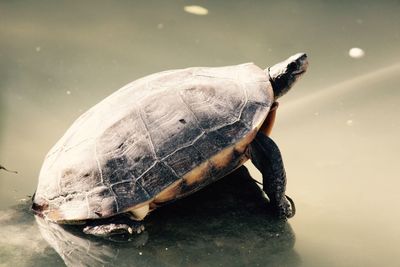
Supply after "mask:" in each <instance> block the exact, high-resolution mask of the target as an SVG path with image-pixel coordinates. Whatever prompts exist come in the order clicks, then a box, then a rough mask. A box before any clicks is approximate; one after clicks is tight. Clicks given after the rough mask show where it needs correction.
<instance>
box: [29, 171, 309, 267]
mask: <svg viewBox="0 0 400 267" xmlns="http://www.w3.org/2000/svg"><path fill="white" fill-rule="evenodd" d="M269 207H270V205H269V203H268V201H267V200H266V199H265V197H264V194H263V192H262V191H261V189H260V188H259V187H258V186H257V185H256V184H255V183H254V180H253V179H252V178H251V176H250V175H249V173H248V171H247V170H246V168H245V167H244V166H242V167H241V168H239V169H238V170H237V171H235V172H234V173H231V174H229V175H227V176H226V177H224V178H222V179H221V180H219V181H217V182H215V183H213V184H212V185H210V186H207V187H206V188H204V189H203V190H201V191H200V192H198V193H196V194H192V195H191V196H189V197H187V198H185V199H182V200H180V201H176V202H174V203H172V204H171V205H167V206H165V207H163V208H162V209H159V210H157V212H153V213H151V214H150V215H149V216H148V217H146V232H144V233H143V234H141V235H138V236H132V235H118V236H117V235H115V236H112V237H110V238H112V242H110V241H108V240H103V239H99V238H91V236H88V235H85V234H84V233H82V228H83V227H84V226H63V225H57V224H54V223H50V222H48V221H46V220H45V219H43V218H40V217H39V216H36V221H37V223H38V226H39V229H40V233H41V235H42V236H43V238H44V239H45V240H46V241H47V242H48V243H49V244H50V245H51V247H53V248H54V249H55V250H56V251H57V253H58V254H59V255H60V256H61V258H62V259H63V260H64V263H65V264H66V265H67V266H199V265H200V266H298V265H300V262H301V261H300V257H299V255H298V254H297V253H296V251H295V250H294V249H293V247H294V244H295V235H294V233H293V230H292V228H291V227H290V225H289V223H288V222H287V221H285V220H275V219H274V218H273V216H272V214H271V209H269ZM204 218H207V219H206V223H198V222H200V221H204ZM129 239H131V240H132V241H131V242H122V241H124V240H129ZM115 241H120V242H115ZM48 258H49V257H48ZM49 259H50V260H51V259H52V258H49Z"/></svg>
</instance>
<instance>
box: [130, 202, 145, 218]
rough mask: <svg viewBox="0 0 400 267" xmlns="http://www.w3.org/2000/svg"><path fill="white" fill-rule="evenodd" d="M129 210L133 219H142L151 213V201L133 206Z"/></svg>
mask: <svg viewBox="0 0 400 267" xmlns="http://www.w3.org/2000/svg"><path fill="white" fill-rule="evenodd" d="M129 211H130V213H131V214H132V216H131V218H132V219H133V220H136V221H141V220H143V219H144V217H146V216H147V214H148V213H149V211H150V205H149V203H146V204H145V205H141V206H140V207H133V208H131V209H129Z"/></svg>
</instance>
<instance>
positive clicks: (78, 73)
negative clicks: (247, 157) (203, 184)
mask: <svg viewBox="0 0 400 267" xmlns="http://www.w3.org/2000/svg"><path fill="white" fill-rule="evenodd" d="M188 5H201V6H203V7H205V8H206V9H207V10H208V13H207V14H206V15H202V16H199V15H196V14H193V13H188V12H185V10H184V7H185V6H188ZM398 14H400V3H399V2H398V1H352V2H342V1H336V2H333V1H309V2H307V3H303V2H298V1H280V2H279V3H268V1H218V2H216V1H201V2H193V1H146V3H144V2H143V3H140V2H129V1H123V2H119V3H111V2H108V1H85V2H84V3H80V2H70V1H57V2H54V1H1V2H0V164H2V165H4V166H6V167H8V168H10V169H15V170H18V175H15V174H12V173H7V172H4V171H0V200H1V201H0V225H1V227H0V266H2V265H4V266H9V265H14V266H33V265H36V266H37V265H61V266H62V265H63V264H69V265H76V264H77V261H76V260H77V259H79V260H81V264H87V265H92V266H93V265H104V264H105V265H121V266H124V265H125V266H128V265H129V266H132V265H135V264H136V265H137V266H143V265H144V266H192V265H195V266H210V265H229V266H231V265H232V266H245V265H249V266H256V265H260V266H268V265H270V266H377V265H381V266H398V265H399V264H400V257H399V253H398V252H399V250H398V244H399V243H400V230H399V227H398V225H400V213H399V212H398V208H397V207H396V205H397V204H398V203H400V194H398V188H399V187H400V182H399V180H398V177H399V173H400V172H399V171H400V170H399V164H398V159H399V156H400V141H399V138H398V136H400V121H399V114H400V105H399V101H400V91H399V86H398V84H399V83H398V77H399V75H400V49H399V47H400V17H399V15H398ZM353 47H358V48H361V49H362V50H363V51H364V52H365V54H364V56H363V57H360V58H353V57H350V56H349V50H350V49H351V48H353ZM299 51H304V52H307V53H308V55H309V58H310V68H309V71H308V73H307V74H306V75H305V77H304V79H302V80H301V81H300V82H299V83H298V84H297V85H296V87H295V88H294V89H293V90H292V91H291V92H290V94H288V95H287V96H285V97H284V98H282V99H281V100H280V102H281V105H280V108H279V110H278V119H277V123H276V125H275V128H274V131H273V138H274V140H275V141H276V142H277V143H278V144H279V146H280V148H281V150H282V153H283V156H284V160H285V165H286V169H287V174H288V180H289V181H288V194H289V195H290V196H291V197H293V198H294V200H295V201H296V203H297V210H298V211H297V215H296V216H295V217H294V218H293V219H291V220H289V221H288V222H287V223H277V222H274V221H273V220H271V217H270V215H269V214H268V203H267V202H266V201H265V200H264V199H263V198H262V197H261V196H259V195H258V194H259V191H257V188H254V187H252V186H251V185H252V182H251V180H250V178H249V177H248V175H247V173H246V172H245V171H244V170H243V169H242V170H241V172H239V173H236V174H233V175H231V176H229V177H227V178H230V179H224V180H221V183H219V184H216V185H215V186H214V187H210V189H207V190H208V191H207V190H205V191H204V192H201V193H199V195H198V196H193V197H192V198H188V199H187V200H185V201H182V203H181V204H180V203H179V202H177V203H176V205H173V206H171V207H167V208H165V210H160V212H157V213H154V214H152V217H151V218H149V219H150V222H149V227H148V231H147V233H146V235H143V237H141V239H138V240H135V241H132V242H130V243H128V244H120V243H118V244H117V243H115V242H101V241H99V240H92V239H87V238H83V237H82V236H80V235H79V234H78V233H76V232H74V231H72V232H71V231H65V229H62V228H59V227H57V226H46V224H43V223H41V222H40V221H39V222H36V220H35V219H34V217H33V216H32V214H31V213H29V211H28V207H29V201H28V200H27V199H28V197H27V196H28V195H31V194H32V193H33V191H34V189H35V187H36V184H37V176H38V172H39V169H40V166H41V163H42V161H43V158H44V155H45V154H46V153H47V151H48V150H49V149H50V147H51V146H52V145H53V144H54V143H55V142H56V141H57V140H58V139H59V138H60V136H61V135H62V134H63V132H64V131H65V130H66V129H67V128H68V126H69V125H70V124H71V123H72V122H73V121H74V119H76V118H77V116H79V115H80V114H82V113H83V112H84V111H85V110H87V109H88V108H90V107H91V106H92V105H94V104H96V103H97V102H99V101H100V100H101V99H103V98H104V97H106V96H107V95H109V94H111V93H112V92H113V91H115V90H116V89H118V88H119V87H121V86H123V85H124V84H126V83H128V82H130V81H132V80H134V79H137V78H139V77H141V76H144V75H146V74H150V73H154V72H157V71H162V70H166V69H174V68H183V67H188V66H223V65H230V64H238V63H243V62H248V61H253V62H255V63H256V64H258V65H259V66H269V65H272V64H274V63H276V62H279V61H281V60H282V59H285V58H286V57H287V56H289V55H291V54H294V53H296V52H299ZM247 167H248V169H249V171H250V173H251V174H252V176H253V177H255V178H257V179H260V174H259V173H258V172H257V171H256V170H255V169H254V168H253V167H252V166H251V165H250V164H248V165H247ZM242 183H244V184H245V185H246V187H245V186H244V185H243V184H242ZM237 187H239V188H248V192H253V193H252V194H251V197H249V196H248V195H247V196H246V194H245V195H243V194H244V193H243V191H241V190H237V189H236V190H235V188H237ZM252 190H254V191H252ZM257 192H258V193H257ZM21 199H22V200H21ZM213 203H219V204H215V205H213ZM192 206H195V207H197V208H195V209H193V208H191V207H192ZM264 208H265V209H264ZM199 209H200V210H199ZM264 210H265V211H264ZM57 237H58V238H57ZM68 242H74V244H75V246H72V245H67V246H66V244H72V243H68ZM68 247H73V249H72V250H71V251H66V248H68ZM166 248H167V250H166ZM83 252H84V253H83Z"/></svg>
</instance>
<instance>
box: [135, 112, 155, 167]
mask: <svg viewBox="0 0 400 267" xmlns="http://www.w3.org/2000/svg"><path fill="white" fill-rule="evenodd" d="M138 109H139V110H138V112H139V117H140V120H141V121H142V123H143V126H144V128H145V130H146V133H147V136H148V137H149V144H150V147H151V151H152V152H153V155H154V157H155V158H156V160H158V156H157V154H156V148H155V146H154V142H153V139H152V138H151V134H150V131H149V128H148V127H147V124H146V122H145V120H144V118H143V115H142V110H141V108H140V107H139V108H138Z"/></svg>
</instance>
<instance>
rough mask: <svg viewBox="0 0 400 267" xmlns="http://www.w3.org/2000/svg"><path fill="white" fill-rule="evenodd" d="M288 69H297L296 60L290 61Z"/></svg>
mask: <svg viewBox="0 0 400 267" xmlns="http://www.w3.org/2000/svg"><path fill="white" fill-rule="evenodd" d="M288 70H289V71H294V70H297V64H296V62H294V61H293V62H290V63H289V65H288Z"/></svg>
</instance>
